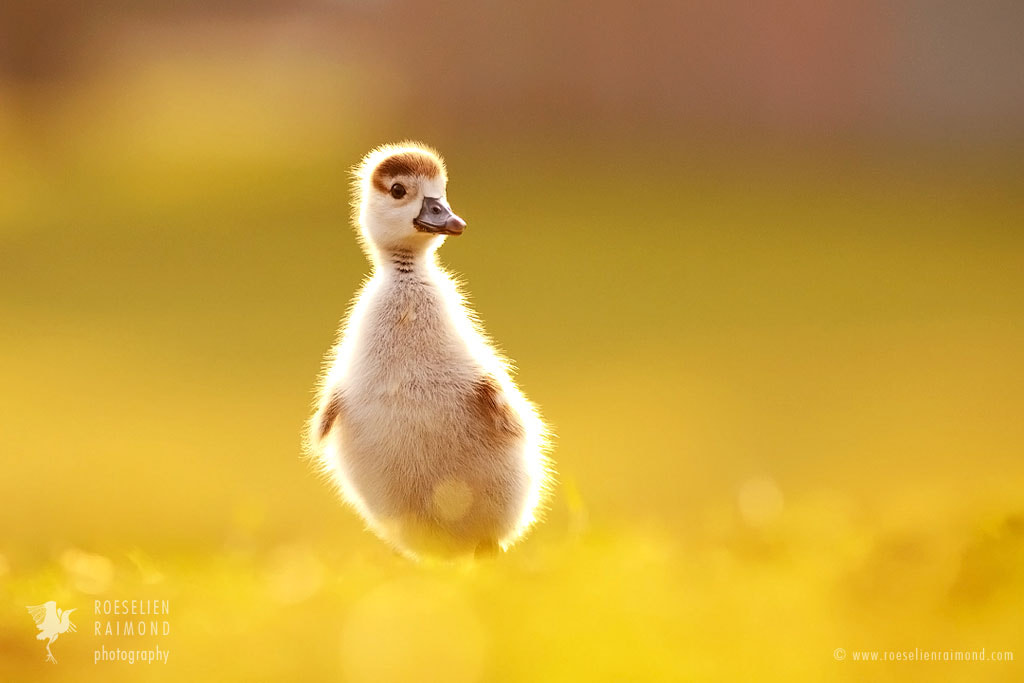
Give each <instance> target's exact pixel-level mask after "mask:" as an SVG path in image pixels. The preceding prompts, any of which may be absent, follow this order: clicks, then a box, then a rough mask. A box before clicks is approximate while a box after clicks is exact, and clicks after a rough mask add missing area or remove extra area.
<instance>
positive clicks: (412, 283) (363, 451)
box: [310, 144, 549, 557]
mask: <svg viewBox="0 0 1024 683" xmlns="http://www.w3.org/2000/svg"><path fill="white" fill-rule="evenodd" d="M356 178H357V190H358V193H359V203H358V207H359V217H358V221H357V222H358V225H359V228H360V231H361V234H362V237H363V240H364V245H365V246H366V249H367V251H368V253H369V256H370V258H371V260H372V261H373V264H374V273H373V275H372V277H371V278H370V280H369V281H368V282H367V283H366V284H365V285H364V287H363V289H362V291H361V292H360V293H359V295H358V296H357V298H356V301H355V304H354V306H353V308H352V310H351V313H350V315H349V318H348V320H347V322H346V323H345V324H344V326H343V328H342V334H341V338H340V342H339V344H338V345H337V346H336V347H335V349H334V350H333V351H332V352H331V355H330V357H329V370H328V371H327V373H326V375H325V377H324V378H323V381H322V383H321V391H320V399H319V403H318V409H317V412H316V414H315V415H314V417H313V420H312V421H311V423H310V443H311V445H312V447H313V451H314V453H315V455H316V457H317V458H318V459H319V460H320V462H321V464H322V466H323V469H324V470H325V471H326V472H327V473H328V474H329V476H330V477H331V478H332V480H333V481H334V482H335V483H336V484H337V486H338V488H339V490H340V491H341V493H342V495H343V497H344V498H345V499H346V500H347V501H348V502H349V503H351V504H352V505H353V506H354V507H355V508H356V509H357V510H358V511H359V512H360V513H361V514H362V516H363V517H364V518H365V520H366V521H367V523H368V524H369V526H370V527H371V529H373V530H374V531H375V532H376V533H377V534H378V535H379V536H381V537H382V538H383V539H385V540H386V541H388V542H390V543H391V544H392V545H394V546H395V547H396V548H397V549H399V550H400V551H402V552H405V553H406V554H408V555H411V556H417V557H420V556H438V557H454V556H459V555H464V554H470V553H480V552H483V551H488V550H496V549H498V548H501V549H504V548H506V547H507V546H508V545H510V544H511V543H512V542H513V541H515V540H516V538H518V537H519V536H520V535H521V534H522V533H523V532H524V531H525V530H526V529H527V528H528V527H529V526H530V524H531V523H532V522H533V520H534V514H535V512H536V509H537V506H538V504H539V502H540V499H541V495H542V492H543V490H544V488H545V486H546V484H547V480H548V477H549V473H548V465H547V459H546V457H545V455H544V445H545V439H544V435H545V427H544V425H543V423H542V422H541V419H540V417H539V416H538V414H537V411H536V409H535V408H534V407H533V406H532V405H531V404H530V403H529V402H528V401H527V400H526V399H525V398H524V397H523V395H522V393H521V392H520V391H519V389H518V388H517V387H516V385H515V384H514V382H513V381H512V379H511V377H510V375H509V372H508V369H507V365H506V363H505V361H504V360H503V359H502V358H501V357H500V356H499V355H498V354H497V353H496V352H495V351H494V350H493V348H492V347H491V345H490V344H489V343H488V341H487V339H486V337H484V335H483V333H482V332H481V331H480V329H479V327H478V325H477V323H476V321H475V318H474V316H473V314H472V313H471V312H470V310H469V309H468V307H467V306H466V304H465V301H464V299H463V297H462V296H461V294H460V293H459V291H458V287H457V286H456V284H455V282H454V281H453V280H452V278H451V277H450V276H449V275H448V274H447V273H446V272H445V271H444V270H443V269H442V268H441V267H440V266H439V265H438V263H437V261H436V257H435V251H436V249H437V247H438V246H440V244H441V243H442V242H443V241H444V238H445V235H450V234H459V233H461V231H462V229H463V228H464V227H465V223H463V222H462V221H461V219H459V218H458V217H457V216H455V215H454V214H452V213H451V210H450V209H449V208H448V205H447V200H446V196H445V184H446V178H445V172H444V166H443V163H442V162H441V161H440V158H439V157H438V156H437V155H436V153H434V152H432V151H431V150H428V149H426V148H424V147H422V146H420V145H412V144H406V145H402V146H389V147H384V148H380V149H378V150H375V151H374V152H372V153H371V154H370V155H368V157H367V158H366V159H365V160H364V162H363V164H362V166H360V167H359V169H358V170H357V174H356ZM396 185H397V186H399V187H398V188H396ZM395 195H399V196H397V197H396V196H395ZM420 221H422V222H423V223H424V225H421V224H420Z"/></svg>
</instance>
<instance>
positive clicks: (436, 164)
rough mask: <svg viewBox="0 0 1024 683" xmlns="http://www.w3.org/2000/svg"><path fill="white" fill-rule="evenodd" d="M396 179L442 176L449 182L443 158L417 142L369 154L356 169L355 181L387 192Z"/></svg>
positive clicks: (380, 148)
mask: <svg viewBox="0 0 1024 683" xmlns="http://www.w3.org/2000/svg"><path fill="white" fill-rule="evenodd" d="M396 176H419V177H422V178H437V177H441V178H442V179H443V180H445V181H447V174H446V173H445V168H444V161H443V160H442V159H441V155H440V154H438V153H437V152H435V151H434V150H432V149H431V148H429V147H427V146H426V145H423V144H420V143H418V142H402V143H399V144H397V145H383V146H381V147H378V148H377V149H375V150H373V151H372V152H370V153H369V154H367V155H366V156H365V157H364V158H363V161H362V163H361V164H360V165H359V166H358V167H357V168H356V178H357V179H358V180H360V181H362V184H363V186H364V187H367V186H368V185H372V186H373V187H374V188H376V189H377V190H379V191H380V192H387V191H388V189H389V188H390V185H391V183H390V182H388V181H389V180H391V179H392V178H395V177H396Z"/></svg>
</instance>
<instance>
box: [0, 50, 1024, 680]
mask: <svg viewBox="0 0 1024 683" xmlns="http://www.w3.org/2000/svg"><path fill="white" fill-rule="evenodd" d="M302 67H303V65H302V64H298V65H292V66H291V67H288V68H286V69H284V70H283V72H282V73H276V72H275V73H272V74H270V75H268V76H266V77H265V80H258V81H257V82H255V83H254V82H251V81H245V80H243V81H240V82H239V81H237V80H236V76H237V70H235V71H233V70H231V69H228V68H226V67H225V68H224V69H217V68H214V69H208V70H202V71H201V75H202V78H199V79H198V81H197V79H196V78H193V77H191V76H190V74H194V73H195V72H196V69H197V68H198V67H197V66H196V65H195V64H191V65H190V64H188V63H184V64H181V63H177V64H176V63H170V64H166V63H164V64H157V65H156V66H152V65H151V66H148V67H146V66H142V67H138V69H137V70H134V71H128V72H126V73H117V74H115V75H114V76H110V77H109V78H110V79H111V80H110V81H109V82H100V83H95V84H92V85H90V87H89V88H84V89H83V90H82V91H80V92H75V93H71V94H70V96H66V95H68V93H61V96H60V97H55V96H50V95H46V94H43V95H39V96H38V97H39V99H34V97H36V96H33V97H25V96H24V95H23V94H20V93H16V92H11V93H7V94H8V95H9V96H10V100H9V101H16V102H17V101H19V100H18V98H19V97H22V98H23V99H22V100H21V103H22V105H23V107H24V108H23V109H22V110H21V111H22V112H23V113H24V112H25V111H31V112H34V115H33V116H32V117H29V118H26V117H20V118H19V116H18V115H17V114H11V113H10V110H9V111H8V114H7V115H6V117H5V118H2V119H0V151H2V153H3V156H4V158H5V164H4V166H3V170H0V174H2V175H0V179H2V180H3V181H4V182H5V184H6V185H7V187H8V188H9V191H7V192H5V193H3V194H2V195H0V245H2V247H0V272H2V273H3V282H4V284H3V287H2V288H0V315H2V319H3V321H4V325H2V326H0V377H2V378H3V391H2V392H0V414H2V415H3V416H4V418H3V424H4V428H3V431H2V435H0V453H2V455H3V462H4V472H3V477H2V478H0V500H3V501H4V504H5V509H6V511H7V514H6V515H3V516H2V517H0V593H2V595H3V604H4V605H7V607H5V608H3V609H2V610H0V633H2V636H0V665H2V667H3V669H2V671H0V676H2V677H3V679H4V680H29V679H31V680H46V679H48V678H49V677H52V678H54V679H56V678H57V677H58V676H65V675H66V670H67V669H73V670H74V677H75V678H76V679H79V680H86V679H91V678H95V679H97V680H113V681H117V680H170V679H172V678H173V679H180V678H185V679H190V680H221V681H225V680H245V681H251V680H279V679H282V678H302V679H309V680H319V679H328V678H336V677H346V678H347V679H349V680H413V679H415V680H537V681H556V680H568V679H577V680H680V679H692V678H696V679H707V678H718V679H727V680H728V679H750V678H756V679H758V680H776V679H777V680H791V679H800V680H820V679H823V678H825V679H829V680H833V679H835V680H864V679H865V678H870V679H872V680H933V679H934V678H936V677H938V676H940V675H941V678H942V679H944V680H972V681H973V680H978V679H979V678H980V677H984V678H986V679H990V680H1009V679H1011V678H1013V677H1014V676H1017V677H1019V671H1020V668H1019V667H1020V665H1019V664H968V665H964V664H959V665H927V664H922V663H917V664H891V665H863V664H862V665H857V664H854V663H852V662H846V663H837V662H835V661H833V658H832V651H833V650H834V649H835V648H836V647H845V648H847V649H849V650H853V649H913V648H914V647H921V648H922V649H946V648H955V649H978V648H981V647H988V648H989V650H993V649H1013V648H1014V646H1015V644H1016V643H1018V642H1019V637H1018V635H1017V634H1019V630H1020V627H1021V615H1020V610H1019V605H1020V604H1021V598H1022V597H1024V595H1022V590H1024V570H1022V569H1021V567H1022V564H1021V559H1024V529H1022V519H1024V501H1022V499H1021V491H1022V490H1024V488H1022V484H1024V460H1022V459H1021V457H1020V455H1021V447H1022V445H1024V427H1022V421H1021V419H1020V416H1021V413H1022V409H1024V357H1022V354H1021V352H1020V349H1021V348H1022V347H1024V330H1022V326H1021V323H1022V321H1024V274H1022V265H1024V259H1022V256H1024V233H1022V232H1021V230H1020V226H1021V225H1024V199H1022V198H1024V193H1022V192H1021V190H1022V189H1024V188H1022V182H1021V181H1022V179H1024V175H1022V173H1021V168H1020V161H1019V159H1020V157H1019V156H1018V155H1014V154H1010V153H1009V152H1007V151H1003V152H998V151H996V152H989V153H983V154H974V155H970V154H961V150H959V149H956V148H955V147H951V148H949V149H946V150H939V151H935V150H913V149H907V148H899V147H893V148H889V149H886V148H883V147H880V146H879V147H867V148H865V147H864V146H859V145H850V146H849V147H843V146H838V145H824V144H823V145H820V146H813V145H812V146H806V147H801V148H796V149H793V148H785V147H775V148H773V147H770V146H764V145H761V146H757V145H752V146H749V147H748V146H746V143H745V142H744V141H740V140H733V141H731V142H730V141H724V140H719V141H711V142H708V141H692V142H690V143H686V142H685V141H678V142H673V143H671V144H668V145H666V144H660V143H658V142H657V141H655V140H651V139H647V140H643V139H641V140H639V141H636V142H634V141H630V143H631V144H626V141H622V140H618V141H615V140H613V141H598V140H595V139H588V138H586V137H585V136H575V137H574V136H569V135H567V136H566V137H565V138H564V139H563V138H560V137H558V136H555V135H549V136H547V138H546V139H540V138H538V140H533V141H529V140H528V141H513V140H507V141H500V142H496V141H493V140H482V141H481V140H477V139H463V138H461V137H460V136H458V135H457V134H455V133H454V132H450V131H449V132H445V131H435V135H432V136H427V135H423V136H424V137H427V138H428V139H427V141H428V142H430V143H432V144H435V145H437V146H438V147H439V148H441V149H442V151H444V153H445V154H446V156H447V159H448V163H449V168H450V173H451V178H452V180H451V186H450V192H449V195H450V199H451V202H452V204H453V206H454V207H455V208H456V209H457V210H458V211H459V212H460V214H462V215H464V216H465V217H466V218H467V219H468V220H469V223H470V229H469V230H468V231H467V234H466V235H465V236H464V237H463V238H460V239H458V240H451V241H450V242H449V243H448V244H447V245H446V246H445V247H444V249H443V251H442V258H443V260H444V261H445V263H446V264H447V265H449V266H450V267H451V268H452V269H453V270H455V271H456V272H458V273H459V274H460V275H461V276H463V277H464V279H465V281H466V282H467V287H468V291H469V293H470V294H471V296H472V299H473V301H474V302H475V305H476V306H477V308H478V310H479V312H480V313H481V314H482V316H483V318H484V320H485V321H486V323H487V327H488V330H489V331H490V332H491V333H492V334H493V335H494V337H495V338H496V339H497V340H499V342H500V344H501V345H502V346H503V347H504V349H505V350H506V351H507V352H508V353H509V354H510V355H511V357H513V358H515V359H516V361H517V362H518V363H519V365H520V368H521V370H520V373H519V377H520V380H521V382H522V384H523V386H524V388H525V389H526V391H527V393H528V394H529V395H530V396H531V397H532V398H533V399H534V400H536V401H537V402H538V403H539V404H540V405H541V406H542V408H543V409H544V412H545V415H546V416H547V417H548V419H549V420H550V421H551V422H552V424H553V425H554V427H555V429H556V431H557V433H558V443H557V450H556V453H555V457H556V460H557V463H558V468H559V471H560V477H561V482H562V483H561V486H560V488H559V492H558V495H557V496H556V498H555V500H554V501H553V503H552V509H551V511H550V513H549V516H548V517H549V518H548V521H547V522H546V523H545V524H544V525H543V526H541V527H539V528H538V529H537V531H536V533H535V534H534V535H533V536H532V537H531V538H530V539H529V540H527V541H526V542H525V543H524V544H523V545H522V547H520V548H517V549H516V550H515V551H514V552H513V553H511V554H510V555H508V556H506V557H503V558H502V559H501V560H499V561H497V562H495V563H493V564H485V565H481V566H477V567H476V568H472V569H466V568H463V569H460V570H452V569H430V568H419V567H415V566H412V565H410V564H408V563H406V562H404V561H403V560H400V559H399V558H396V557H393V556H392V555H390V554H389V553H388V551H387V550H386V549H385V548H383V547H382V546H381V544H380V543H379V542H377V541H376V540H375V539H373V538H372V537H370V536H369V535H367V534H366V533H364V532H363V531H362V530H361V528H360V525H359V522H358V521H357V519H356V518H355V516H354V515H352V514H350V513H349V512H348V511H346V510H344V509H342V508H341V506H340V505H339V504H338V503H337V502H336V501H335V500H334V499H333V497H332V495H331V494H330V492H329V491H328V490H327V488H326V487H325V486H323V485H322V484H321V483H320V482H319V481H318V480H317V478H316V477H315V476H314V475H313V474H312V473H311V472H310V471H309V469H308V467H307V466H306V464H305V463H304V462H302V461H301V460H300V457H299V433H300V429H301V424H302V421H303V420H304V419H305V417H306V415H307V412H308V406H309V403H310V401H311V398H312V395H311V387H312V384H313V380H314V378H315V376H316V373H317V371H318V368H319V365H320V359H321V358H322V355H323V353H324V352H325V351H326V349H327V348H328V346H329V344H330V342H331V340H332V338H333V335H334V331H335V328H336V323H337V320H338V318H339V316H340V315H341V314H342V313H343V311H344V310H345V307H346V306H347V303H348V300H349V298H350V296H351V294H352V293H353V291H354V290H355V288H356V286H357V285H358V283H359V281H360V280H361V278H362V277H363V275H364V273H365V271H366V267H365V263H364V259H363V257H362V255H361V254H360V253H359V251H358V248H357V247H356V244H355V242H354V239H353V237H352V234H351V231H350V230H349V228H348V227H347V218H348V207H347V202H348V197H347V194H346V193H347V177H346V176H345V171H346V169H347V167H348V166H350V165H351V164H352V163H353V162H354V161H356V160H357V158H358V156H359V154H361V153H362V152H364V151H365V150H366V149H368V148H369V147H371V146H372V145H374V144H377V143H379V142H381V141H383V140H385V139H393V138H400V137H406V136H407V135H408V136H412V137H417V136H421V134H425V133H428V132H431V131H418V130H415V126H410V127H409V128H413V130H408V129H406V128H402V129H401V130H400V129H399V128H400V127H399V126H397V125H392V124H388V123H380V122H377V121H374V120H372V119H371V118H370V117H369V116H365V115H363V114H361V112H360V109H359V107H358V106H357V104H355V103H351V102H349V101H348V100H347V99H346V98H345V97H344V94H345V92H347V91H346V88H347V87H353V86H352V81H351V78H352V77H346V75H345V74H339V73H333V72H332V73H324V72H322V71H321V72H318V71H315V70H314V71H312V72H310V71H308V70H305V69H303V68H302ZM299 74H302V77H301V78H299V76H298V75H299ZM289 77H294V79H293V78H289ZM346 78H349V80H346ZM295 79H297V80H295ZM197 82H199V83H200V84H201V85H202V87H199V86H197V85H196V83H197ZM265 83H270V84H274V87H272V88H269V89H267V88H264V87H263V85H265ZM311 93H319V94H318V95H317V96H316V98H315V99H313V100H309V99H308V97H309V95H310V94H311ZM282 103H284V104H282ZM288 103H291V104H288ZM14 111H17V110H14ZM184 114H187V115H184ZM36 115H37V116H36ZM83 552H84V553H85V555H84V556H83V555H82V553H83ZM69 553H70V554H69ZM92 555H96V557H98V558H99V559H98V560H96V561H89V562H86V564H85V565H81V558H82V557H86V558H88V557H91V556H92ZM76 558H78V559H76ZM103 558H106V559H105V560H104V559H103ZM140 558H142V559H140ZM82 566H84V567H85V569H82ZM97 567H100V568H101V569H100V570H97ZM97 571H99V572H100V576H99V577H98V578H97V577H96V576H93V574H95V573H96V572H97ZM82 572H85V576H83V575H82ZM94 596H95V597H100V598H104V597H109V598H118V599H121V598H125V597H127V598H132V597H149V596H152V597H156V598H162V599H168V600H170V601H171V606H172V615H171V617H170V619H171V622H172V628H173V633H172V636H171V637H170V640H169V641H167V643H162V645H161V646H164V645H167V647H169V648H170V649H171V663H169V664H168V666H167V667H166V668H161V667H159V666H156V665H152V666H149V667H145V666H143V665H135V666H126V665H116V666H112V665H105V666H96V667H91V664H90V663H89V661H90V660H91V653H92V649H93V648H94V647H96V646H97V643H98V640H99V639H97V638H95V637H94V636H92V635H90V634H91V626H90V617H88V615H90V614H91V607H89V605H90V600H91V599H92V598H93V597H94ZM51 598H52V599H56V600H58V602H59V603H61V604H63V603H64V602H67V603H69V604H73V605H77V606H78V607H79V608H80V609H81V610H82V611H81V612H79V616H80V617H81V622H82V623H81V624H80V627H79V628H80V632H79V633H78V634H76V635H74V636H67V637H63V638H61V639H60V640H59V641H58V643H57V644H56V645H55V651H56V652H57V653H59V654H58V657H59V658H61V659H62V662H61V664H60V665H59V667H50V668H48V669H44V668H43V667H42V666H41V660H42V649H41V647H39V646H40V643H38V642H37V641H34V640H33V639H32V637H31V636H32V635H33V633H32V625H31V622H30V621H29V620H28V617H27V615H26V614H25V612H24V609H23V606H24V605H27V604H36V603H38V602H42V601H43V600H44V599H51ZM439 634H442V635H443V636H444V637H442V635H439ZM107 645H108V647H109V645H110V643H109V642H108V643H107ZM137 645H138V646H140V647H141V646H143V645H142V643H141V642H140V643H138V644H137ZM122 646H128V643H127V642H125V643H124V644H123V645H122ZM1018 654H1019V655H1020V656H1022V657H1024V653H1018ZM90 667H91V668H90ZM381 667H385V669H384V670H382V669H381ZM387 667H390V668H387ZM938 667H941V670H940V668H938ZM938 671H940V673H936V672H938Z"/></svg>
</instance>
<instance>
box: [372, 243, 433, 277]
mask: <svg viewBox="0 0 1024 683" xmlns="http://www.w3.org/2000/svg"><path fill="white" fill-rule="evenodd" d="M436 263H437V260H436V257H435V252H434V250H433V249H415V248H411V247H406V246H396V247H390V248H388V249H383V250H381V251H379V252H378V253H377V258H376V259H375V265H376V267H377V270H378V271H380V272H383V273H386V274H388V275H389V276H391V277H394V278H397V279H399V280H404V279H417V278H420V277H422V276H423V275H425V274H427V273H428V272H429V271H430V270H431V269H432V268H433V267H434V266H436Z"/></svg>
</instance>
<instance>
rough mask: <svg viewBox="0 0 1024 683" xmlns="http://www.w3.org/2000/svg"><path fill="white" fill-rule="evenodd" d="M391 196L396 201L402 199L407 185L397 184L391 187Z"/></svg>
mask: <svg viewBox="0 0 1024 683" xmlns="http://www.w3.org/2000/svg"><path fill="white" fill-rule="evenodd" d="M391 196H392V197H394V198H395V199H401V198H402V197H404V196H405V185H403V184H402V183H395V184H394V185H392V186H391Z"/></svg>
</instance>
